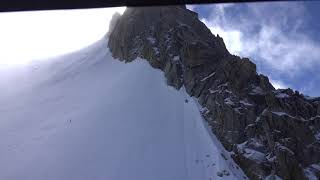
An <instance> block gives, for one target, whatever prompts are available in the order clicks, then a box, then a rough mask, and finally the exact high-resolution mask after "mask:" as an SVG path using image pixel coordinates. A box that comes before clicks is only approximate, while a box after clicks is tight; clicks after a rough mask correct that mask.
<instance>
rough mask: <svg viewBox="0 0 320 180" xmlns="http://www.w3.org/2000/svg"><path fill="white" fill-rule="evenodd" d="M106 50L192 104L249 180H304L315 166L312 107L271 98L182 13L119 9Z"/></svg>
mask: <svg viewBox="0 0 320 180" xmlns="http://www.w3.org/2000/svg"><path fill="white" fill-rule="evenodd" d="M108 45H109V48H110V50H111V52H112V54H113V56H114V57H115V58H118V59H119V60H121V61H126V62H130V61H133V60H134V59H136V58H137V57H141V58H144V59H146V60H147V61H149V63H150V64H151V66H152V67H154V68H158V69H161V70H162V71H163V72H164V74H165V77H166V79H167V83H168V84H169V85H171V86H174V87H175V88H176V89H179V88H181V87H182V86H184V87H185V88H186V91H187V92H188V93H189V95H191V96H194V97H197V98H198V100H199V103H200V104H201V105H202V106H203V107H204V108H205V109H206V111H204V112H202V114H203V116H204V118H205V119H206V120H207V121H208V123H209V124H210V126H211V127H212V131H213V132H214V133H215V134H216V136H217V137H218V138H219V139H220V141H221V142H222V144H223V145H224V146H225V148H226V149H227V150H229V151H233V152H234V155H233V159H234V160H235V161H236V162H237V163H238V164H239V165H240V166H241V168H242V169H243V170H244V172H245V173H246V174H247V175H248V177H250V178H251V179H262V178H264V177H266V176H268V175H269V174H273V173H274V174H277V175H278V176H280V177H282V178H283V179H288V180H289V179H291V180H295V179H297V180H298V179H299V180H300V179H306V177H305V174H306V173H305V171H306V169H307V170H308V172H310V171H311V169H312V167H318V166H319V162H320V141H319V140H320V131H319V128H320V99H319V98H318V99H316V98H314V99H311V98H305V97H304V96H302V95H301V94H299V92H293V91H292V90H291V89H285V90H275V89H274V88H273V86H272V85H271V84H270V82H269V80H268V78H267V77H266V76H263V75H258V74H257V72H256V65H255V64H254V63H252V62H251V61H250V60H249V59H247V58H240V57H238V56H234V55H231V54H230V53H229V52H228V50H227V49H226V47H225V44H224V42H223V39H222V38H221V37H219V36H215V35H213V34H212V33H211V32H210V30H209V29H208V28H207V27H206V26H205V25H204V24H203V23H202V22H201V21H199V19H198V15H197V14H196V13H195V12H192V11H190V10H188V9H186V8H185V6H171V7H148V8H146V7H145V8H127V10H126V11H125V12H124V14H123V15H122V16H121V17H119V20H117V21H116V22H114V28H113V31H112V32H110V37H109V44H108ZM319 167H320V166H319ZM312 171H313V173H314V174H315V175H317V176H319V174H320V172H319V171H317V168H313V169H312Z"/></svg>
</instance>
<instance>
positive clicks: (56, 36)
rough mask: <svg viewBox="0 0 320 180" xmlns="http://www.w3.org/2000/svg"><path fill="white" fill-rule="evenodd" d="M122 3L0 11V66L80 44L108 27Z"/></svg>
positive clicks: (51, 54)
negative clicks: (89, 6) (112, 5)
mask: <svg viewBox="0 0 320 180" xmlns="http://www.w3.org/2000/svg"><path fill="white" fill-rule="evenodd" d="M124 10H125V7H116V8H99V9H81V10H50V11H30V12H10V13H0V24H1V28H0V40H1V41H0V49H1V53H0V67H1V66H2V67H4V66H12V65H21V64H28V63H30V62H32V61H35V60H45V59H48V58H50V57H55V56H59V55H62V54H66V53H70V52H73V51H76V50H79V49H81V48H84V47H86V46H88V45H90V44H92V43H94V42H95V41H97V40H99V39H101V38H102V37H103V36H104V35H105V34H106V33H107V31H108V27H109V21H110V20H111V18H112V15H113V14H114V13H115V12H119V13H120V14H122V13H123V12H124Z"/></svg>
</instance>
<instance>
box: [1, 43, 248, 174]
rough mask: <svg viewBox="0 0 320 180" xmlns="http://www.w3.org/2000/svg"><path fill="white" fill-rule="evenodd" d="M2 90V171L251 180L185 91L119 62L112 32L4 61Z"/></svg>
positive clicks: (143, 65)
mask: <svg viewBox="0 0 320 180" xmlns="http://www.w3.org/2000/svg"><path fill="white" fill-rule="evenodd" d="M0 89H1V90H2V92H0V179H6V180H20V179H24V180H42V179H46V180H73V179H74V180H88V179H94V180H100V179H101V180H102V179H104V180H105V179H107V180H129V179H130V180H202V179H203V180H209V179H212V180H213V179H222V178H223V179H236V177H237V178H239V179H242V176H243V174H242V172H241V171H240V170H237V168H235V167H236V165H234V164H233V163H232V162H231V161H230V160H229V159H230V158H228V155H227V154H226V155H225V156H226V157H227V158H228V160H225V158H224V157H223V156H221V152H223V150H222V149H221V146H220V145H219V144H217V141H214V140H213V139H214V137H213V136H212V135H210V133H208V131H207V128H206V126H205V123H203V120H202V118H201V115H200V113H199V110H198V107H197V104H196V102H195V101H194V100H193V99H192V98H190V97H189V96H188V95H187V94H186V93H185V91H184V89H183V88H182V90H181V91H176V90H175V89H174V88H172V87H168V86H167V85H166V82H165V78H164V77H163V74H162V72H160V71H158V70H155V69H153V68H151V67H150V65H149V64H148V63H147V62H146V61H145V60H136V61H133V62H132V63H128V64H124V63H123V62H120V61H118V60H114V59H113V58H112V57H111V55H110V53H109V51H108V49H107V42H106V40H101V41H99V42H98V43H96V44H94V45H92V46H91V47H89V48H87V49H85V50H83V51H80V52H78V53H74V54H71V55H67V56H64V57H60V58H57V59H55V60H52V61H49V62H46V64H33V65H30V66H28V67H20V68H17V69H9V70H8V69H0ZM185 99H188V100H189V101H188V102H185ZM232 167H234V168H232ZM224 170H225V171H224ZM228 173H229V174H230V175H228ZM217 174H218V175H222V177H219V176H218V175H217Z"/></svg>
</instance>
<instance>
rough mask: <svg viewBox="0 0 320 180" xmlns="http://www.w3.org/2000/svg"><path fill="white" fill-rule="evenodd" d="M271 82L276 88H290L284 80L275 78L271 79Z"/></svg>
mask: <svg viewBox="0 0 320 180" xmlns="http://www.w3.org/2000/svg"><path fill="white" fill-rule="evenodd" d="M269 80H270V83H271V84H272V85H273V87H274V88H276V89H286V88H289V86H288V85H287V84H285V83H283V82H282V81H279V80H274V79H269Z"/></svg>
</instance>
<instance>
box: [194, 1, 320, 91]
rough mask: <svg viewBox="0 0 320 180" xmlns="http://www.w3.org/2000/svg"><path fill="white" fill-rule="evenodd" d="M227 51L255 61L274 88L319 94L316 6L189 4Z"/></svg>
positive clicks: (318, 13)
mask: <svg viewBox="0 0 320 180" xmlns="http://www.w3.org/2000/svg"><path fill="white" fill-rule="evenodd" d="M188 8H189V9H191V10H193V11H196V12H198V13H199V17H200V19H201V20H202V21H203V22H204V23H205V24H206V25H207V26H208V27H209V29H210V30H211V31H212V32H213V33H214V34H219V35H220V36H222V37H223V38H224V41H225V43H226V45H227V48H228V50H229V51H230V52H231V53H233V54H237V55H239V56H242V57H249V58H250V59H251V60H252V61H253V62H254V63H256V65H257V68H258V72H259V73H262V74H265V75H267V76H268V77H269V79H270V80H271V81H272V83H273V84H274V85H275V86H276V87H281V88H288V87H290V88H292V89H294V90H298V91H300V92H302V93H304V94H307V95H311V96H320V91H319V88H320V34H319V31H320V23H319V18H320V2H317V1H314V2H312V1H301V2H263V3H235V4H231V3H230V4H229V3H228V4H218V5H217V4H207V5H192V6H188Z"/></svg>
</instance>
